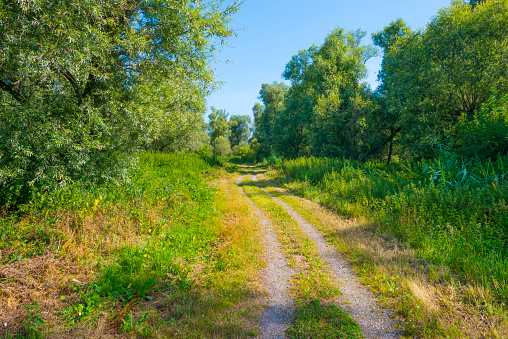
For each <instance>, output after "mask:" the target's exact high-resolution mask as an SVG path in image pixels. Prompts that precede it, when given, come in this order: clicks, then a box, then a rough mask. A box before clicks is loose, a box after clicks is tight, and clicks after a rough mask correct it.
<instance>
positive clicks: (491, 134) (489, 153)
mask: <svg viewBox="0 0 508 339" xmlns="http://www.w3.org/2000/svg"><path fill="white" fill-rule="evenodd" d="M457 132H458V144H459V146H458V152H459V153H460V154H461V155H463V156H465V157H468V158H474V157H478V158H481V159H495V158H497V156H498V155H505V154H508V95H505V96H504V97H502V98H501V99H496V98H495V95H493V96H492V97H491V99H490V100H489V101H488V102H487V103H486V104H484V105H483V106H482V108H481V109H480V110H479V111H477V112H476V114H475V116H474V117H473V119H472V120H470V121H468V120H463V121H461V123H460V124H459V126H458V127H457Z"/></svg>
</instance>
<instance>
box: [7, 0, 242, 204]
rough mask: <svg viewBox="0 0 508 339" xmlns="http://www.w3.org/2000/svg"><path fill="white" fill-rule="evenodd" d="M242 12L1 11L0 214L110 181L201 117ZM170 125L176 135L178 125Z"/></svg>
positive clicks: (12, 6)
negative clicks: (217, 58) (31, 199)
mask: <svg viewBox="0 0 508 339" xmlns="http://www.w3.org/2000/svg"><path fill="white" fill-rule="evenodd" d="M237 10H238V3H237V2H234V3H232V4H229V5H228V4H224V3H222V2H220V1H208V0H183V1H181V0H158V1H145V0H120V1H118V0H115V1H113V0H72V1H70V0H62V1H53V0H32V1H16V0H6V1H2V2H1V3H0V47H1V48H0V190H1V191H2V192H9V196H7V195H6V194H3V195H2V196H1V197H0V205H2V204H5V203H7V202H8V201H10V203H16V201H18V202H19V201H21V200H20V199H25V198H27V197H28V196H29V194H30V192H32V191H33V190H34V189H35V190H38V191H39V190H43V189H49V188H51V187H54V186H55V185H62V184H65V183H68V182H71V181H74V180H80V179H81V180H86V181H96V180H107V179H113V178H116V177H118V176H119V175H120V174H122V173H123V171H124V169H125V168H126V166H125V165H126V164H127V163H126V161H125V160H126V159H127V158H128V154H129V153H131V152H132V151H134V150H136V148H137V147H138V146H139V145H140V144H142V143H150V142H151V141H152V140H153V139H154V138H157V137H158V136H159V135H160V133H161V131H163V130H164V129H168V128H170V127H171V124H169V126H170V127H168V121H171V119H173V117H174V118H175V119H183V117H184V116H185V115H186V114H194V115H196V114H202V111H203V99H204V97H205V96H206V95H207V94H208V93H209V91H210V90H212V89H213V71H212V69H211V68H210V66H209V64H208V62H209V61H210V60H211V59H213V55H214V51H215V49H216V48H217V46H219V45H221V44H223V43H225V42H226V40H227V38H228V37H230V36H232V35H233V34H234V32H233V30H232V29H231V28H230V27H229V26H228V24H229V22H230V18H231V15H232V14H233V13H235V12H236V11H237ZM173 125H178V121H176V122H175V124H173Z"/></svg>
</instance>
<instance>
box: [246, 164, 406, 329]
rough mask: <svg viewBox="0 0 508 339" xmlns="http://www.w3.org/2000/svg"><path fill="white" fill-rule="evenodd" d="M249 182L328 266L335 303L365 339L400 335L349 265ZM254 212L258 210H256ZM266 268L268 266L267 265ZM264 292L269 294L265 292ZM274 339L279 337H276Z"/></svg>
mask: <svg viewBox="0 0 508 339" xmlns="http://www.w3.org/2000/svg"><path fill="white" fill-rule="evenodd" d="M252 181H253V182H254V183H255V184H256V185H257V186H258V187H259V188H260V189H262V190H263V191H264V192H265V193H266V194H267V195H269V196H270V197H271V198H272V199H273V200H274V201H275V202H277V203H278V204H280V205H281V206H282V207H283V208H284V209H285V210H286V211H287V212H288V214H289V215H290V216H291V217H292V218H293V219H294V220H295V221H296V222H297V223H298V225H299V226H300V227H301V229H302V231H303V232H304V233H305V234H306V235H307V236H308V237H309V238H310V239H311V240H312V241H313V242H314V244H315V246H316V248H317V250H318V252H319V255H320V256H321V258H322V259H323V260H324V262H325V263H326V264H327V265H328V266H329V271H330V273H331V274H332V276H333V277H334V279H336V280H337V281H339V282H340V285H341V288H340V290H341V292H342V293H343V295H342V297H341V298H340V300H337V303H338V304H339V306H340V307H341V308H342V309H344V310H345V311H347V312H348V313H349V314H350V315H351V317H352V318H353V319H354V320H356V321H357V322H358V324H359V325H360V327H361V329H362V333H363V334H364V335H365V337H366V338H381V339H392V338H400V336H401V333H400V331H398V330H397V329H396V328H395V321H394V319H393V318H392V317H391V316H390V312H389V311H388V310H386V309H383V308H381V307H380V306H379V305H378V304H377V302H376V300H375V299H374V297H373V296H372V295H371V293H370V292H369V291H368V290H367V288H366V287H365V286H363V285H362V284H361V283H359V282H358V276H357V275H356V274H354V273H353V271H352V269H351V268H350V266H349V264H348V263H347V262H346V261H345V259H343V258H342V257H341V256H340V255H339V254H338V253H337V251H336V250H335V249H334V248H333V246H330V245H329V244H328V243H327V242H326V239H325V237H324V235H323V234H322V233H321V232H320V231H318V230H317V229H316V228H315V227H314V226H313V225H312V224H311V223H310V222H308V221H307V220H305V219H304V218H303V217H302V216H301V215H300V214H299V213H298V212H297V211H296V210H295V209H294V208H293V207H291V206H290V205H289V204H287V203H286V202H284V201H282V200H281V199H279V198H277V197H275V196H274V195H273V194H271V193H270V192H269V191H267V190H266V189H265V188H264V187H262V186H261V185H259V183H258V181H257V175H256V174H254V175H253V176H252ZM256 209H257V208H256ZM257 210H258V211H259V209H257ZM257 213H258V212H256V214H257ZM259 213H262V212H259ZM263 226H264V224H263ZM267 265H270V264H269V263H267ZM286 279H287V278H286ZM286 281H287V280H286ZM267 287H268V288H270V285H269V284H268V285H267ZM268 293H269V294H270V293H273V292H270V291H268ZM268 312H270V311H269V309H268V310H267V311H266V312H265V318H266V316H267V315H268ZM276 337H277V338H279V336H276Z"/></svg>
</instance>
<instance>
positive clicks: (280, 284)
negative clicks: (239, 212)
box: [237, 176, 295, 339]
mask: <svg viewBox="0 0 508 339" xmlns="http://www.w3.org/2000/svg"><path fill="white" fill-rule="evenodd" d="M242 180H243V176H241V177H240V178H238V180H237V184H238V187H239V188H240V190H241V192H242V194H243V195H244V196H245V197H246V198H247V199H248V201H249V203H250V204H251V205H252V207H253V209H254V213H255V214H256V215H257V217H258V218H259V220H260V222H261V225H262V232H263V235H264V240H265V244H266V246H265V256H266V268H265V269H264V270H263V273H262V276H263V282H264V283H265V288H266V292H267V299H266V300H265V305H266V306H267V307H266V308H265V310H264V312H263V314H262V315H261V319H260V336H259V338H261V339H276V338H277V339H278V338H286V335H285V330H286V329H287V328H288V327H289V325H290V322H291V318H292V316H293V313H294V308H293V300H292V298H291V297H290V295H289V288H290V284H289V282H290V280H291V277H292V276H293V274H294V273H295V272H294V271H293V269H292V268H290V267H289V266H288V264H287V261H286V258H285V257H284V255H283V254H282V251H281V245H280V243H279V241H278V240H277V235H276V234H275V231H274V230H273V226H272V223H271V222H270V220H269V219H268V218H267V217H266V216H265V215H264V214H263V212H261V210H260V209H259V208H258V207H257V206H256V204H255V203H254V201H252V199H250V198H249V197H248V196H247V194H245V192H244V190H243V189H242V187H241V186H240V184H241V182H242Z"/></svg>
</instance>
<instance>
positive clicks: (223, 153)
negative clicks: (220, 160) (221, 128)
mask: <svg viewBox="0 0 508 339" xmlns="http://www.w3.org/2000/svg"><path fill="white" fill-rule="evenodd" d="M212 148H213V154H214V155H217V156H220V157H230V156H231V145H230V143H229V140H228V139H226V137H224V136H223V135H220V136H218V137H217V138H216V139H214V140H213V141H212Z"/></svg>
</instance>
